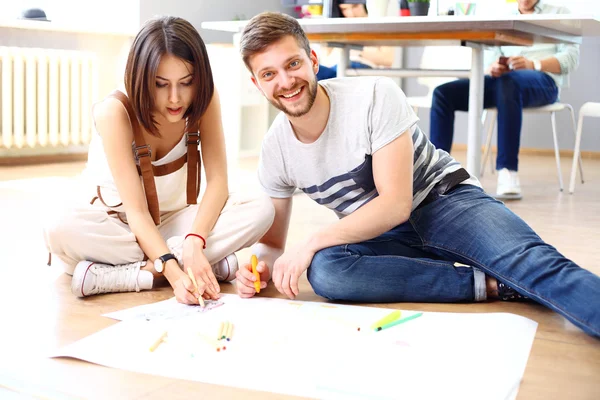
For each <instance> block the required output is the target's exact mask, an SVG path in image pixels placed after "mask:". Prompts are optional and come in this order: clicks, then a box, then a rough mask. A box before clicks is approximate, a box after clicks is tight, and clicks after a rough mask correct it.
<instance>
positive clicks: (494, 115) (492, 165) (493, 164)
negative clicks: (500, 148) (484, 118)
mask: <svg viewBox="0 0 600 400" xmlns="http://www.w3.org/2000/svg"><path fill="white" fill-rule="evenodd" d="M497 117H498V113H497V112H496V111H492V112H490V119H491V120H492V121H491V126H490V139H493V138H494V130H495V129H496V126H497V125H498V118H497ZM489 160H490V172H491V173H492V175H494V173H495V172H496V160H495V159H494V157H492V143H491V142H490V157H489Z"/></svg>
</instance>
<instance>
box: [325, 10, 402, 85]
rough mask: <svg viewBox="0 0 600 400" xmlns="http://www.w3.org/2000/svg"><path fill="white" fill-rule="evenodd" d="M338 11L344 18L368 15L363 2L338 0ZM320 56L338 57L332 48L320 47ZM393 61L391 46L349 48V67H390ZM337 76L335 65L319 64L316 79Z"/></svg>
mask: <svg viewBox="0 0 600 400" xmlns="http://www.w3.org/2000/svg"><path fill="white" fill-rule="evenodd" d="M339 3H340V4H339V7H340V12H341V13H342V15H343V16H344V18H366V17H368V16H369V14H368V12H367V6H366V5H364V4H353V3H345V2H344V0H340V1H339ZM321 49H322V51H321V57H322V58H332V59H333V58H334V56H335V59H336V60H337V59H339V56H337V54H335V55H332V52H333V50H334V49H333V48H331V47H322V48H321ZM393 61H394V49H393V48H392V47H384V46H378V47H363V49H362V51H357V50H350V68H354V69H361V68H377V67H385V68H390V67H391V66H392V63H393ZM335 77H337V65H334V66H332V67H326V66H325V65H319V72H318V73H317V80H319V81H320V80H323V79H331V78H335Z"/></svg>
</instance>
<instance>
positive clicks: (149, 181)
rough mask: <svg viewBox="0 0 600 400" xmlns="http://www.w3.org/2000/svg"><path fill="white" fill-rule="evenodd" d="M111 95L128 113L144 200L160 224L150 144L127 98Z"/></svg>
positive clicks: (155, 221) (155, 220)
mask: <svg viewBox="0 0 600 400" xmlns="http://www.w3.org/2000/svg"><path fill="white" fill-rule="evenodd" d="M110 96H111V97H114V98H116V99H117V100H119V101H120V102H121V103H123V106H124V107H125V109H126V110H127V114H128V115H129V121H130V122H131V129H132V130H133V140H134V147H133V156H134V157H135V159H136V161H137V162H139V167H140V170H141V173H142V181H143V182H144V191H145V192H146V201H147V203H148V210H149V211H150V215H151V216H152V220H153V221H154V224H156V225H160V210H159V208H158V194H157V192H156V184H155V183H154V173H153V171H152V162H151V160H152V150H151V149H150V146H148V145H147V144H146V141H145V140H144V136H143V135H142V130H141V127H140V123H139V122H138V119H137V117H136V115H135V113H134V112H133V107H132V106H131V103H130V102H129V99H128V98H127V96H125V94H124V93H123V92H120V91H118V90H115V91H114V92H112V93H111V94H110Z"/></svg>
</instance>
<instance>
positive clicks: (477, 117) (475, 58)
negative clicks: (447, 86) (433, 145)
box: [467, 44, 484, 178]
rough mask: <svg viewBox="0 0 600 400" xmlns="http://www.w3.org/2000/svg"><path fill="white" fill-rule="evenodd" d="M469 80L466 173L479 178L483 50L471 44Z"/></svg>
mask: <svg viewBox="0 0 600 400" xmlns="http://www.w3.org/2000/svg"><path fill="white" fill-rule="evenodd" d="M471 46H472V49H471V50H472V56H471V57H472V58H471V80H470V84H469V129H468V139H467V171H469V173H470V174H471V175H473V176H474V177H476V178H479V172H480V171H479V169H480V164H481V131H482V124H481V114H482V112H483V85H484V77H483V48H482V47H481V46H479V45H476V44H473V45H471Z"/></svg>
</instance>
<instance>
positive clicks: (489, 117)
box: [480, 110, 496, 177]
mask: <svg viewBox="0 0 600 400" xmlns="http://www.w3.org/2000/svg"><path fill="white" fill-rule="evenodd" d="M482 119H484V121H488V130H487V135H486V139H485V151H484V153H483V160H481V169H480V173H481V177H483V174H484V172H485V163H486V161H487V159H488V157H490V153H491V151H492V138H493V136H494V127H495V126H496V115H495V113H494V112H492V111H489V112H488V110H483V114H482ZM483 125H484V127H485V123H484V124H483ZM490 165H492V164H490ZM491 171H492V173H493V171H494V170H493V168H492V169H491Z"/></svg>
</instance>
